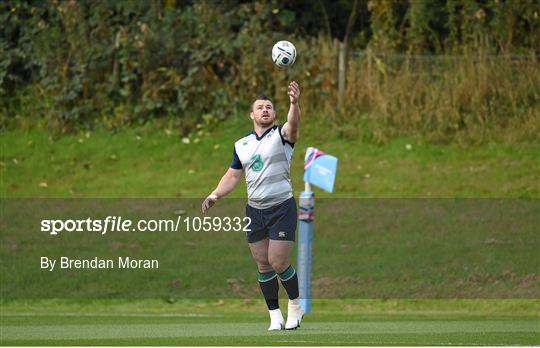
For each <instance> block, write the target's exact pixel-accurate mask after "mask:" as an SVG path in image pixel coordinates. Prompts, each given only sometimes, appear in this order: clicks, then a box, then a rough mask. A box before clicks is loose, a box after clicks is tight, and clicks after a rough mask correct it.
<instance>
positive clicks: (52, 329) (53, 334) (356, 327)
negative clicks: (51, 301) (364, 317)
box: [2, 320, 538, 340]
mask: <svg viewBox="0 0 540 348" xmlns="http://www.w3.org/2000/svg"><path fill="white" fill-rule="evenodd" d="M265 324H266V323H264V322H261V323H239V322H230V323H223V324H218V323H212V324H209V323H193V324H188V323H181V324H170V323H167V324H155V323H149V324H131V325H121V324H108V325H101V324H84V325H61V326H59V325H30V326H10V325H6V326H3V327H2V338H3V339H4V340H33V339H39V340H51V339H52V340H54V339H68V340H69V339H95V338H98V337H99V338H101V339H118V338H167V337H208V336H262V335H267V334H268V333H267V332H266V331H265V330H266V327H265ZM490 332H492V333H505V332H507V333H532V334H535V333H536V334H538V321H536V320H531V321H526V320H520V321H494V320H482V321H436V322H432V321H414V322H407V321H383V322H381V321H378V322H357V323H342V322H339V323H336V322H316V323H309V322H307V323H305V324H304V325H303V326H302V328H301V331H298V333H299V334H300V335H306V336H312V335H315V336H320V335H322V336H325V335H336V334H341V335H344V336H348V335H351V334H420V335H421V334H425V333H456V334H458V333H490ZM278 334H279V333H278ZM283 334H287V332H284V333H283Z"/></svg>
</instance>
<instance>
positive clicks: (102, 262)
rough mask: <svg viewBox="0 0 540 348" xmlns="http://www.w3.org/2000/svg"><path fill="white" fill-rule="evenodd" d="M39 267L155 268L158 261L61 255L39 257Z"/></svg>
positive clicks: (49, 268)
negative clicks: (52, 257) (78, 257)
mask: <svg viewBox="0 0 540 348" xmlns="http://www.w3.org/2000/svg"><path fill="white" fill-rule="evenodd" d="M41 268H42V269H48V270H49V271H54V270H55V269H56V268H59V269H157V268H159V261H158V260H156V259H133V258H130V257H127V256H126V257H118V258H117V259H100V258H98V257H94V258H92V259H71V258H69V257H66V256H62V257H60V258H59V259H50V258H48V257H46V256H42V257H41Z"/></svg>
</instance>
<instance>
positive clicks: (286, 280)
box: [278, 265, 299, 300]
mask: <svg viewBox="0 0 540 348" xmlns="http://www.w3.org/2000/svg"><path fill="white" fill-rule="evenodd" d="M278 277H279V279H280V280H281V284H282V285H283V287H284V288H285V290H286V291H287V295H289V299H291V300H294V299H296V298H298V296H299V293H298V276H297V275H296V270H295V269H294V267H293V266H292V265H289V267H287V269H286V270H285V271H283V272H281V273H280V274H279V275H278Z"/></svg>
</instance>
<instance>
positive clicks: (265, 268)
mask: <svg viewBox="0 0 540 348" xmlns="http://www.w3.org/2000/svg"><path fill="white" fill-rule="evenodd" d="M257 268H258V269H259V272H261V273H265V272H270V271H273V270H274V269H273V268H272V266H271V265H270V264H269V263H268V261H266V262H257Z"/></svg>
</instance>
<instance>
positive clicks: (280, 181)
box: [202, 81, 304, 331]
mask: <svg viewBox="0 0 540 348" xmlns="http://www.w3.org/2000/svg"><path fill="white" fill-rule="evenodd" d="M287 93H288V96H289V100H290V106H289V112H288V115H287V122H285V123H284V124H283V125H277V124H276V123H275V120H276V111H275V109H274V105H273V103H272V101H271V100H270V99H269V98H268V97H266V96H264V95H262V96H259V97H257V98H256V99H255V100H254V101H253V103H252V105H251V112H250V117H251V119H252V120H253V131H252V132H250V133H248V134H247V135H246V136H244V137H243V138H241V139H239V140H238V141H236V143H235V144H234V151H233V159H232V163H231V165H230V168H229V169H228V170H227V172H226V173H225V175H224V176H223V177H222V178H221V180H220V182H219V184H218V185H217V187H216V188H215V190H214V191H212V193H211V194H210V195H209V196H208V197H207V198H206V199H205V200H204V202H203V204H202V211H203V213H206V211H208V209H210V208H211V207H212V206H213V205H214V204H215V203H216V202H217V201H218V200H219V199H220V198H222V197H223V196H225V195H227V194H228V193H229V192H231V191H232V190H233V189H234V187H235V186H236V184H237V183H238V182H239V180H240V178H241V177H242V173H245V177H246V184H247V194H248V203H247V205H246V216H248V217H250V218H251V226H250V230H251V231H250V232H248V233H247V241H248V243H249V248H250V250H251V254H252V256H253V259H254V260H255V262H256V263H257V268H258V271H259V273H258V279H259V285H260V287H261V290H262V294H263V296H264V299H265V300H266V304H267V306H268V311H269V313H270V327H269V328H268V330H269V331H273V330H282V329H287V330H294V329H297V328H299V327H300V322H301V321H302V317H303V315H304V312H303V310H302V308H301V307H300V303H299V293H298V277H297V275H296V270H295V269H294V267H293V266H292V265H291V260H290V259H291V252H292V249H293V245H294V241H295V233H296V225H297V211H296V201H295V199H294V196H293V191H292V183H291V176H290V171H291V169H290V168H291V158H292V154H293V149H294V144H295V142H296V141H297V140H298V136H299V128H300V107H299V105H298V101H299V98H300V86H299V85H298V83H297V82H295V81H292V82H291V83H290V84H289V87H288V91H287ZM278 278H279V280H280V281H281V284H282V285H283V287H284V288H285V291H286V292H287V295H288V297H289V303H288V310H287V322H285V320H284V319H283V315H282V313H281V310H280V308H279V302H278V291H279V283H278Z"/></svg>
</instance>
